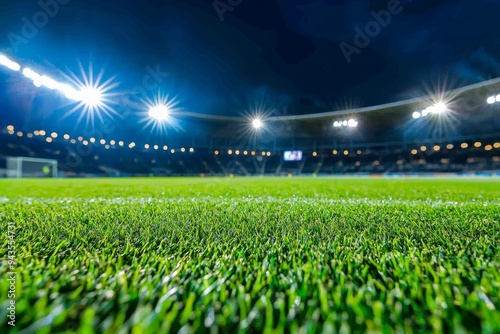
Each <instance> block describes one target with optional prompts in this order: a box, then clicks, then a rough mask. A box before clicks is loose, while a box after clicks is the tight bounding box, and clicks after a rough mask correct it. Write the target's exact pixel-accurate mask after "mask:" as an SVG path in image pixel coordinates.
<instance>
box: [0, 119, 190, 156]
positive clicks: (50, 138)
mask: <svg viewBox="0 0 500 334" xmlns="http://www.w3.org/2000/svg"><path fill="white" fill-rule="evenodd" d="M7 133H8V134H9V135H17V136H18V137H23V136H24V135H25V134H24V133H23V132H22V131H17V132H15V129H14V126H13V125H9V126H7ZM46 135H47V137H46V138H45V141H46V142H48V143H52V142H53V140H54V139H57V138H59V134H58V133H57V132H52V133H50V135H48V133H47V132H46V131H45V130H35V131H33V133H31V132H29V133H27V134H26V137H28V138H33V137H45V136H46ZM62 138H64V140H66V141H69V142H70V143H71V144H76V143H78V142H81V143H82V144H83V145H84V146H87V145H91V144H95V145H98V144H101V145H104V147H105V148H106V149H110V148H115V147H116V146H120V147H125V146H128V147H129V148H134V147H136V143H134V142H131V143H129V144H128V145H126V144H125V142H124V141H122V140H120V141H116V140H110V141H109V142H108V141H106V139H100V140H99V141H97V139H96V138H93V137H92V138H89V139H88V140H86V139H84V138H83V137H82V136H79V137H77V138H71V136H70V135H69V134H64V135H63V136H62ZM143 147H144V149H146V150H149V149H153V150H164V151H167V150H168V146H167V145H163V146H161V145H150V144H144V146H143ZM179 151H180V152H182V153H184V152H190V153H194V151H195V149H194V148H193V147H190V148H189V149H188V148H185V147H181V148H180V149H179ZM170 152H171V153H175V152H176V149H173V148H171V149H170Z"/></svg>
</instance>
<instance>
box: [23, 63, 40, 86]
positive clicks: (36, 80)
mask: <svg viewBox="0 0 500 334" xmlns="http://www.w3.org/2000/svg"><path fill="white" fill-rule="evenodd" d="M23 74H24V76H25V77H26V78H28V79H31V80H32V81H33V84H34V85H35V86H36V87H40V86H41V85H42V76H41V75H40V74H38V73H37V72H35V71H33V70H32V69H31V68H28V67H26V68H25V69H23Z"/></svg>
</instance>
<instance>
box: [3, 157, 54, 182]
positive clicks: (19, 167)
mask: <svg viewBox="0 0 500 334" xmlns="http://www.w3.org/2000/svg"><path fill="white" fill-rule="evenodd" d="M7 177H14V178H22V177H57V160H52V159H38V158H28V157H7Z"/></svg>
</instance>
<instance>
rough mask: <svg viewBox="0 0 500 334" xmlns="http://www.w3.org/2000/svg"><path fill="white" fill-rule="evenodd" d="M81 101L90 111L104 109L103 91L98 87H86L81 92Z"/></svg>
mask: <svg viewBox="0 0 500 334" xmlns="http://www.w3.org/2000/svg"><path fill="white" fill-rule="evenodd" d="M79 100H80V101H81V102H82V103H83V104H84V105H85V106H87V107H88V108H90V109H97V108H100V107H102V91H101V90H100V89H99V88H98V87H94V86H86V87H83V88H82V89H81V90H80V92H79Z"/></svg>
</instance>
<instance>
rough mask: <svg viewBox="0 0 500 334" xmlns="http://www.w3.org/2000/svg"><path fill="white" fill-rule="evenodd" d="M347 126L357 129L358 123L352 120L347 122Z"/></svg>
mask: <svg viewBox="0 0 500 334" xmlns="http://www.w3.org/2000/svg"><path fill="white" fill-rule="evenodd" d="M347 126H349V127H351V128H355V127H357V126H358V121H356V120H355V119H350V120H348V121H347Z"/></svg>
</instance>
